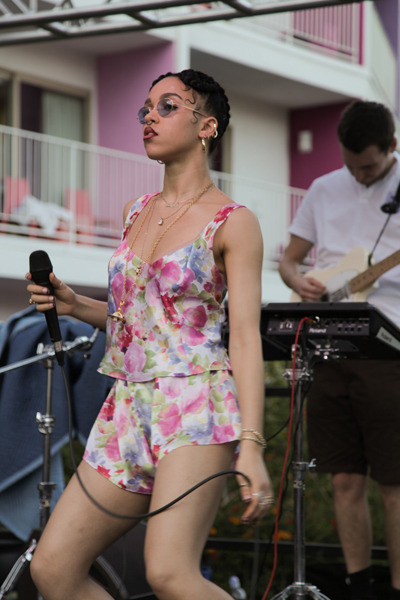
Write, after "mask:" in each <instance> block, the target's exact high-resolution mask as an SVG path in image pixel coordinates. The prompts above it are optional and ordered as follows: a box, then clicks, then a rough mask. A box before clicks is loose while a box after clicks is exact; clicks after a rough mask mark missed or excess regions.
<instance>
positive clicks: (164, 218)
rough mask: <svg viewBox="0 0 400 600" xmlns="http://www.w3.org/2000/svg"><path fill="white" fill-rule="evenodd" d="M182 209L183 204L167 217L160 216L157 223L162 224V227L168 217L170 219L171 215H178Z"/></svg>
mask: <svg viewBox="0 0 400 600" xmlns="http://www.w3.org/2000/svg"><path fill="white" fill-rule="evenodd" d="M180 210H182V206H180V207H179V208H177V209H176V210H174V212H173V213H171V214H170V215H168V216H167V217H160V218H159V219H158V221H157V225H160V227H161V226H162V225H164V221H168V219H170V218H171V217H173V216H174V215H176V214H177V213H178V212H179V211H180Z"/></svg>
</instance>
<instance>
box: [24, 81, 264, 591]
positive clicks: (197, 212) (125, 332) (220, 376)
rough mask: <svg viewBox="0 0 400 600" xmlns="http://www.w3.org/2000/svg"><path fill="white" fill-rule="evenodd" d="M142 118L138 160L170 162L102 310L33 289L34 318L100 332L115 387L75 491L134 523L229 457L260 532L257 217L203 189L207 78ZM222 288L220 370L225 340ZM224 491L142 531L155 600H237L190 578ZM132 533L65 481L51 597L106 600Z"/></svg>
mask: <svg viewBox="0 0 400 600" xmlns="http://www.w3.org/2000/svg"><path fill="white" fill-rule="evenodd" d="M138 119H139V122H140V123H141V124H142V126H143V141H144V144H145V148H146V152H147V155H148V156H149V158H151V159H153V160H157V161H160V162H161V161H162V162H163V163H164V164H165V176H164V185H163V189H162V191H161V192H160V193H158V194H149V195H146V196H143V197H142V198H140V199H139V200H136V201H132V202H130V203H128V205H127V206H126V207H125V210H124V215H123V217H124V224H125V226H124V232H123V239H122V243H121V246H120V247H119V248H118V249H117V251H116V253H115V254H114V256H113V257H112V259H111V261H110V265H109V280H110V285H109V300H108V304H107V303H104V302H101V301H97V300H93V299H90V298H87V297H83V296H80V295H77V294H75V293H74V292H73V290H72V289H71V288H69V287H68V286H67V285H66V284H64V283H62V282H61V281H60V279H58V278H57V277H56V276H55V275H54V274H52V275H51V276H50V279H51V282H52V284H53V286H54V289H55V293H54V295H51V296H50V295H49V292H48V290H46V289H43V288H42V287H40V286H37V285H35V284H34V283H32V282H31V283H30V284H29V285H28V291H29V292H30V294H31V298H30V302H31V303H36V304H37V308H38V310H39V311H41V312H43V311H46V310H48V309H49V308H51V307H53V306H54V305H56V306H57V311H58V314H60V315H71V316H72V317H75V318H78V319H80V320H83V321H86V322H87V323H90V324H92V325H93V326H95V327H100V328H102V329H106V330H107V349H106V354H105V357H104V359H103V361H102V363H101V365H100V371H101V372H102V373H105V374H108V375H111V376H113V377H115V384H114V386H113V389H112V390H111V392H110V395H109V397H108V398H107V399H106V401H105V403H104V405H103V408H102V410H101V412H100V414H99V417H98V419H97V420H96V422H95V424H94V426H93V429H92V432H91V434H90V437H89V440H88V444H87V447H86V451H85V454H84V460H83V461H82V463H81V464H80V465H79V474H80V479H81V481H82V482H83V484H84V486H85V487H86V488H87V490H88V491H89V493H90V494H91V495H92V496H93V497H94V498H95V499H96V501H97V502H98V503H100V504H101V505H102V506H105V507H106V508H107V509H108V510H109V511H112V512H114V513H119V514H125V515H126V514H129V515H131V514H134V515H137V514H143V513H146V512H148V511H154V510H157V509H159V508H161V507H162V506H164V505H165V504H167V503H169V502H170V501H172V500H173V499H174V498H176V497H178V496H179V495H181V494H182V493H183V492H185V491H186V490H187V489H189V488H190V487H192V486H193V485H195V484H197V483H198V482H199V481H201V480H203V479H205V478H207V477H209V476H210V475H213V474H214V473H217V472H220V471H223V470H227V469H230V468H232V464H233V461H234V460H235V459H236V458H237V461H236V467H235V468H236V469H237V470H239V471H240V472H241V473H244V474H245V475H246V477H247V478H248V480H249V482H250V483H248V481H247V480H246V479H245V478H243V477H240V476H239V479H240V482H239V483H240V490H241V494H242V498H243V500H244V502H245V503H246V507H245V510H244V512H243V515H242V521H243V522H244V523H248V522H255V521H257V520H259V519H260V518H261V517H262V516H263V515H264V514H265V512H266V511H267V510H268V505H269V503H270V501H271V499H272V490H271V483H270V480H269V477H268V474H267V470H266V468H265V465H264V460H263V449H264V447H265V444H264V439H263V437H262V435H261V433H259V432H260V431H262V427H263V419H264V416H263V415H264V409H263V400H264V377H263V359H262V350H261V340H260V331H259V318H260V297H261V266H262V237H261V233H260V228H259V225H258V221H257V219H256V218H255V216H254V215H253V214H252V213H251V212H250V211H249V210H248V209H247V208H245V207H241V206H239V205H237V204H235V203H233V202H232V201H231V200H230V199H229V198H228V197H227V196H225V195H224V194H223V193H222V192H221V191H219V190H218V189H216V188H215V187H214V185H213V183H212V181H211V179H210V173H209V169H208V159H207V157H208V153H209V151H211V150H212V149H213V148H214V147H215V145H216V143H217V142H218V141H219V140H220V139H221V137H222V135H223V133H224V131H225V129H226V127H227V125H228V122H229V104H228V100H227V98H226V96H225V93H224V91H223V89H222V88H221V87H220V86H219V85H218V84H217V83H216V82H215V81H214V80H213V79H212V78H211V77H209V76H207V75H204V74H203V73H200V72H197V71H193V70H186V71H182V72H181V73H176V74H173V73H167V74H166V75H163V76H161V77H160V78H159V79H157V80H156V81H155V82H154V83H153V84H152V87H151V89H150V92H149V96H148V98H147V99H146V101H145V103H144V106H143V108H141V109H140V110H139V113H138ZM27 278H28V279H31V277H30V275H29V274H28V275H27ZM227 285H228V286H229V322H230V338H229V358H228V355H227V353H226V351H225V349H224V346H223V344H222V341H221V324H222V322H223V319H224V315H223V309H222V308H221V303H222V301H223V298H224V296H225V293H226V289H227ZM232 373H233V374H234V378H235V383H234V382H233V377H232ZM238 440H241V443H240V453H239V456H238V457H237V456H236V454H237V449H238ZM223 486H224V477H217V478H215V479H212V480H211V481H209V482H208V483H206V484H205V485H202V486H201V487H199V488H198V489H197V490H196V491H195V492H193V493H191V494H189V495H188V496H186V497H185V498H184V499H182V500H181V501H179V502H177V503H176V504H174V505H173V506H172V507H171V508H168V509H167V510H165V511H162V512H160V513H158V514H157V515H156V516H153V517H151V518H150V519H149V520H148V524H147V528H146V541H145V550H144V551H145V561H146V576H147V579H148V582H149V584H150V585H151V587H152V589H153V590H154V592H155V594H156V596H157V597H158V598H159V600H179V599H182V600H188V598H189V597H190V598H191V599H193V600H203V599H204V598H207V599H209V600H223V599H225V600H226V599H228V598H230V596H229V595H228V594H227V593H226V592H225V591H223V590H222V589H220V588H218V587H217V586H216V585H214V584H213V583H211V582H210V581H207V580H206V579H205V578H204V577H203V576H202V575H201V572H200V568H199V565H200V560H201V556H202V552H203V548H204V545H205V542H206V539H207V537H208V534H209V531H210V528H211V526H212V523H213V520H214V518H215V514H216V511H217V509H218V505H219V501H220V497H221V493H222V489H223ZM136 522H137V521H136ZM134 524H135V521H133V520H127V519H119V518H117V517H115V516H112V515H111V514H109V513H105V512H103V511H102V510H101V509H99V508H98V506H96V505H94V503H93V502H91V500H90V499H89V498H88V497H87V495H86V494H85V493H84V491H83V490H82V488H81V486H80V484H79V481H77V478H76V476H75V477H73V478H72V480H71V482H70V483H69V484H68V486H67V488H66V490H65V492H64V493H63V495H62V497H61V499H60V500H59V502H58V504H57V506H56V507H55V509H54V511H53V513H52V515H51V518H50V520H49V523H48V524H47V526H46V528H45V531H44V533H43V535H42V537H41V540H40V542H39V545H38V548H37V550H36V551H35V554H34V558H33V561H32V565H31V571H32V577H33V579H34V581H35V583H36V585H37V587H38V589H39V590H40V593H41V594H42V595H43V597H44V598H45V600H71V599H74V600H91V599H96V600H102V599H103V598H104V599H106V598H110V596H109V595H108V594H107V593H106V592H105V591H104V590H102V589H100V588H99V587H98V585H97V584H96V583H95V582H93V581H92V580H90V579H89V578H88V571H89V568H90V566H91V564H92V562H93V561H94V560H95V559H96V557H97V556H98V555H99V554H101V553H102V552H103V550H104V549H105V548H106V547H107V546H109V545H110V544H111V543H113V542H114V541H115V540H116V539H117V538H118V537H120V536H121V535H123V534H124V533H125V532H126V531H127V530H128V529H130V528H131V527H132V526H133V525H134Z"/></svg>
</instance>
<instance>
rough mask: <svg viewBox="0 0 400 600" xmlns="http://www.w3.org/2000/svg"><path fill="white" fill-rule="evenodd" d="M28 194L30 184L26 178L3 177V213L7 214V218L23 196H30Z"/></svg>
mask: <svg viewBox="0 0 400 600" xmlns="http://www.w3.org/2000/svg"><path fill="white" fill-rule="evenodd" d="M30 194H31V186H30V184H29V181H28V180H27V179H18V178H16V177H4V203H3V213H4V215H6V216H7V219H8V220H9V218H10V217H11V215H12V212H13V210H15V209H16V208H18V206H19V205H20V204H21V202H22V200H23V199H24V198H25V196H30Z"/></svg>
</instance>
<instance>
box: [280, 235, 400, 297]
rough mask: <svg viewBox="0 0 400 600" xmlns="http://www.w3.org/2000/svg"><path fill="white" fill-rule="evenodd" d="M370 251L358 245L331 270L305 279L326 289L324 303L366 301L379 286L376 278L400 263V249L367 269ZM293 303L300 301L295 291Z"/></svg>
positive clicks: (313, 273)
mask: <svg viewBox="0 0 400 600" xmlns="http://www.w3.org/2000/svg"><path fill="white" fill-rule="evenodd" d="M368 256H369V252H368V250H366V249H365V248H362V247H361V246H358V247H356V248H353V250H350V252H349V253H348V254H346V256H345V257H344V258H343V259H342V260H341V261H340V263H339V264H337V265H336V266H335V267H331V268H330V269H320V270H315V271H309V272H308V273H306V275H305V276H306V277H313V278H314V279H317V281H319V282H320V283H323V284H324V285H325V287H326V291H325V293H324V295H323V297H322V300H324V301H328V302H340V301H341V300H350V301H351V302H365V301H366V298H367V296H368V295H369V294H370V293H371V292H372V291H373V290H374V289H376V288H377V287H378V283H377V281H376V280H377V279H378V277H380V276H381V275H383V273H386V271H389V270H390V269H392V268H393V267H395V266H396V265H398V264H400V250H396V252H393V254H390V255H389V256H387V257H386V258H384V259H383V260H381V261H379V262H378V263H376V264H375V265H371V266H370V267H368ZM290 301H291V302H301V301H302V300H301V297H300V296H299V294H297V293H296V292H292V295H291V296H290Z"/></svg>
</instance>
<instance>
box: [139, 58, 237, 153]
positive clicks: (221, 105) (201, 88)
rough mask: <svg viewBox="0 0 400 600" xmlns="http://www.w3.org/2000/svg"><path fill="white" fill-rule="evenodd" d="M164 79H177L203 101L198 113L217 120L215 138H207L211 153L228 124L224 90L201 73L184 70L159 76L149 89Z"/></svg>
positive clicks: (228, 107) (227, 108)
mask: <svg viewBox="0 0 400 600" xmlns="http://www.w3.org/2000/svg"><path fill="white" fill-rule="evenodd" d="M166 77H177V78H178V79H180V80H181V81H182V83H184V84H185V85H186V86H187V88H188V89H189V88H191V89H192V90H194V91H195V92H197V93H198V94H199V95H200V96H201V99H202V100H203V106H201V105H200V104H197V108H198V109H199V111H201V112H203V111H205V112H207V113H208V114H209V115H210V116H213V117H215V118H216V119H217V121H218V136H217V137H216V138H214V137H210V138H209V151H210V153H211V152H212V151H213V150H214V149H215V147H216V146H217V144H218V142H219V141H220V139H221V138H222V136H223V135H224V133H225V131H226V128H227V127H228V124H229V119H230V106H229V102H228V98H227V96H226V94H225V90H224V89H223V88H222V87H221V86H220V85H219V83H217V82H216V81H215V80H214V79H213V78H212V77H211V76H210V75H206V74H205V73H202V72H201V71H195V70H194V69H185V70H183V71H180V72H179V73H165V74H164V75H160V77H158V78H157V79H156V80H155V81H153V83H152V84H151V88H152V87H154V86H155V85H156V83H158V82H159V81H161V80H162V79H165V78H166ZM151 88H150V89H151ZM194 102H196V98H194Z"/></svg>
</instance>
